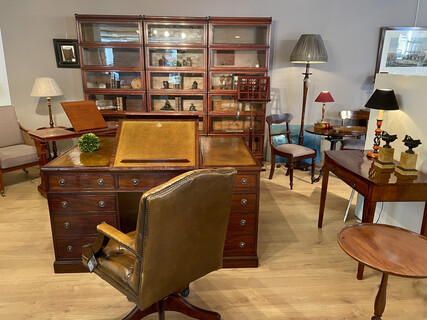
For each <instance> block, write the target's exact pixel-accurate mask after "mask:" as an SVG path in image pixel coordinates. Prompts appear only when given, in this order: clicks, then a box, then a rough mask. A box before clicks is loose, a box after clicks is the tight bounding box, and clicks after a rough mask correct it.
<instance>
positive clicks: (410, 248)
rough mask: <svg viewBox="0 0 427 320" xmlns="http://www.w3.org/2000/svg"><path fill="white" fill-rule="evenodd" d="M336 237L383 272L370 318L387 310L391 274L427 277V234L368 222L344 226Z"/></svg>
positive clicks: (357, 257) (355, 256)
mask: <svg viewBox="0 0 427 320" xmlns="http://www.w3.org/2000/svg"><path fill="white" fill-rule="evenodd" d="M337 238H338V243H339V245H340V247H341V248H342V249H343V250H344V251H345V252H346V253H347V254H348V255H349V256H350V257H352V258H353V259H355V260H356V261H359V262H360V263H363V264H366V265H367V266H369V267H371V268H373V269H375V270H378V271H381V272H382V273H383V276H382V280H381V285H380V288H379V290H378V293H377V297H376V298H375V306H374V310H375V313H374V316H373V317H372V318H371V320H381V316H382V314H383V313H384V310H385V305H386V292H387V280H388V275H389V274H391V275H395V276H400V277H408V278H427V255H426V254H425V253H426V252H427V238H426V237H423V236H421V235H418V234H416V233H414V232H411V231H409V230H405V229H402V228H398V227H394V226H388V225H384V224H373V223H366V224H358V225H353V226H348V227H345V228H344V229H342V230H341V231H340V232H339V233H338V236H337ZM420 316H421V317H422V316H423V315H420ZM420 319H421V318H420Z"/></svg>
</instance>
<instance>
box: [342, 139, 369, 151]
mask: <svg viewBox="0 0 427 320" xmlns="http://www.w3.org/2000/svg"><path fill="white" fill-rule="evenodd" d="M342 149H351V150H365V140H361V139H345V140H343V141H342Z"/></svg>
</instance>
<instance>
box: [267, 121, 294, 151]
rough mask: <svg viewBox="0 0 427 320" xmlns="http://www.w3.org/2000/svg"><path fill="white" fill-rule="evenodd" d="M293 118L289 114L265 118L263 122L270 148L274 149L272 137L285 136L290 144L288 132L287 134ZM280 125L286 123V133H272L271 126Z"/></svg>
mask: <svg viewBox="0 0 427 320" xmlns="http://www.w3.org/2000/svg"><path fill="white" fill-rule="evenodd" d="M293 118H294V116H293V115H292V114H290V113H278V114H271V115H269V116H267V117H266V118H265V121H266V122H267V124H268V140H269V142H270V146H271V148H274V141H273V136H278V135H284V134H285V135H286V138H287V140H288V143H292V140H291V137H290V132H289V123H290V122H291V121H292V119H293ZM281 123H286V131H281V132H276V133H273V130H272V129H271V126H272V125H273V124H281Z"/></svg>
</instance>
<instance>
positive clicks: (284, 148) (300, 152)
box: [275, 144, 314, 157]
mask: <svg viewBox="0 0 427 320" xmlns="http://www.w3.org/2000/svg"><path fill="white" fill-rule="evenodd" d="M275 149H276V150H278V151H280V152H284V153H288V154H291V155H292V156H293V157H301V156H306V155H310V154H312V155H314V150H313V149H310V148H307V147H304V146H300V145H298V144H282V145H280V146H277V147H275Z"/></svg>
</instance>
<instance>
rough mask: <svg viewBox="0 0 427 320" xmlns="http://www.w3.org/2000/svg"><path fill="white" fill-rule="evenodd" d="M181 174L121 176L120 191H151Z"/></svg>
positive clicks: (158, 173)
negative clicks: (150, 189)
mask: <svg viewBox="0 0 427 320" xmlns="http://www.w3.org/2000/svg"><path fill="white" fill-rule="evenodd" d="M180 173H181V172H178V173H177V172H157V173H151V172H147V173H134V174H121V175H119V189H149V188H153V187H157V186H158V185H160V184H162V183H165V182H167V181H169V180H170V179H172V178H174V177H176V176H177V175H179V174H180Z"/></svg>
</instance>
